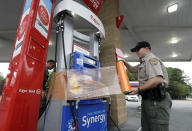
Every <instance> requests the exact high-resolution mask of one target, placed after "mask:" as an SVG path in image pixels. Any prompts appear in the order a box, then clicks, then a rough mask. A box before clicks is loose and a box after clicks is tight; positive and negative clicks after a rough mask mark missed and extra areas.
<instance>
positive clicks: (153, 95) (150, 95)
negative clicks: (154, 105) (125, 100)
mask: <svg viewBox="0 0 192 131" xmlns="http://www.w3.org/2000/svg"><path fill="white" fill-rule="evenodd" d="M140 95H141V96H142V98H143V99H150V100H156V101H161V100H163V99H164V98H165V97H166V87H165V83H161V84H159V85H157V86H156V87H154V88H152V89H150V90H146V91H142V92H141V93H140Z"/></svg>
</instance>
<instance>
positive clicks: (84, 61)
mask: <svg viewBox="0 0 192 131" xmlns="http://www.w3.org/2000/svg"><path fill="white" fill-rule="evenodd" d="M70 65H71V69H80V70H82V69H86V68H89V69H91V68H99V67H100V62H99V61H98V60H97V59H95V58H93V57H90V56H87V55H85V54H82V53H79V52H73V53H72V54H71V62H70Z"/></svg>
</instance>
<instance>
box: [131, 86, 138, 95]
mask: <svg viewBox="0 0 192 131" xmlns="http://www.w3.org/2000/svg"><path fill="white" fill-rule="evenodd" d="M130 92H131V93H129V95H136V94H138V89H137V88H133V89H131V90H130Z"/></svg>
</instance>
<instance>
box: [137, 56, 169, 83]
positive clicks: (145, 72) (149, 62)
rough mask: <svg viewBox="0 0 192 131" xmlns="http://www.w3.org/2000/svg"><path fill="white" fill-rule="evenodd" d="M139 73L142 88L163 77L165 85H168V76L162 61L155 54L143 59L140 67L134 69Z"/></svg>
mask: <svg viewBox="0 0 192 131" xmlns="http://www.w3.org/2000/svg"><path fill="white" fill-rule="evenodd" d="M134 69H135V71H136V72H137V73H138V81H139V83H140V86H142V85H144V84H145V82H146V81H147V80H148V79H150V78H153V77H156V76H162V77H163V81H164V83H166V85H167V84H168V74H167V71H166V68H165V66H164V65H163V63H162V61H161V60H160V59H159V58H158V57H156V56H155V55H154V54H153V53H149V54H148V55H147V56H145V57H144V58H142V59H141V62H140V64H139V65H137V66H135V67H134Z"/></svg>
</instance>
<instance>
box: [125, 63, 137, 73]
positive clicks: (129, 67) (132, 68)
mask: <svg viewBox="0 0 192 131" xmlns="http://www.w3.org/2000/svg"><path fill="white" fill-rule="evenodd" d="M124 64H125V66H126V67H127V69H128V70H129V72H131V73H136V72H137V71H136V70H135V68H134V67H133V66H131V65H130V64H129V63H128V62H126V61H124Z"/></svg>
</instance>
